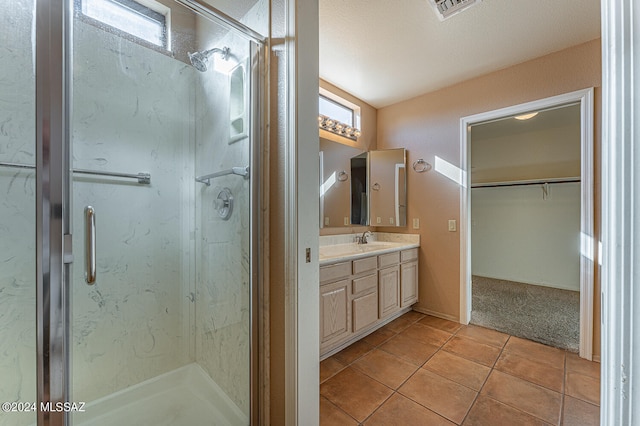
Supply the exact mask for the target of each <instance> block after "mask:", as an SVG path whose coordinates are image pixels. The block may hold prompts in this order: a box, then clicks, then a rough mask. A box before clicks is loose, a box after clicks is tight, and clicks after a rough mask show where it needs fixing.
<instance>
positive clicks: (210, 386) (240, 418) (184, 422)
mask: <svg viewBox="0 0 640 426" xmlns="http://www.w3.org/2000/svg"><path fill="white" fill-rule="evenodd" d="M73 424H74V425H75V426H113V425H118V426H130V425H132V426H133V425H136V426H138V425H141V426H142V425H150V426H151V425H154V426H155V425H172V426H199V425H214V426H218V425H220V426H227V425H229V426H236V425H244V426H246V425H248V424H249V419H248V418H247V416H246V415H245V414H244V413H242V411H241V410H240V409H239V408H238V407H237V405H235V404H234V403H233V401H231V399H230V398H229V397H228V396H227V395H226V394H225V393H224V392H223V391H222V389H221V388H220V387H219V386H218V385H217V384H216V383H215V382H214V381H213V380H212V379H211V378H210V377H209V376H208V375H207V373H205V371H204V370H203V369H202V367H200V366H199V365H198V364H195V363H194V364H189V365H186V366H184V367H181V368H178V369H176V370H173V371H170V372H168V373H165V374H162V375H160V376H157V377H154V378H152V379H150V380H147V381H145V382H142V383H139V384H137V385H135V386H131V387H129V388H127V389H124V390H122V391H119V392H116V393H114V394H111V395H108V396H106V397H104V398H100V399H98V400H96V401H93V402H91V403H88V404H87V405H86V407H85V412H84V413H76V414H75V415H74V416H73Z"/></svg>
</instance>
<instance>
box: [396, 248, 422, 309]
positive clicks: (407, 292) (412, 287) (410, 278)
mask: <svg viewBox="0 0 640 426" xmlns="http://www.w3.org/2000/svg"><path fill="white" fill-rule="evenodd" d="M400 261H401V264H400V307H402V308H404V307H406V306H411V305H413V304H414V303H416V302H417V301H418V249H409V250H403V251H402V252H401V253H400Z"/></svg>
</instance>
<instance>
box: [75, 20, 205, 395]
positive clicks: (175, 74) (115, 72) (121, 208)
mask: <svg viewBox="0 0 640 426" xmlns="http://www.w3.org/2000/svg"><path fill="white" fill-rule="evenodd" d="M74 30H75V33H74V43H75V48H74V52H75V54H74V68H75V69H74V87H73V91H74V107H73V111H74V114H73V135H72V136H73V164H74V167H76V168H82V169H92V170H104V171H116V172H125V173H138V172H149V173H151V185H138V184H137V183H134V182H135V181H130V180H123V179H113V178H102V177H86V176H80V175H76V176H75V178H74V191H73V206H74V207H73V212H72V214H73V217H74V218H73V222H74V230H73V231H74V242H73V244H74V248H75V250H76V252H80V253H83V250H84V249H83V236H84V231H83V210H84V207H85V206H87V205H91V206H93V207H94V208H95V211H96V228H97V236H96V240H97V250H96V251H97V281H96V284H95V285H93V286H89V285H87V284H86V283H85V282H84V270H83V262H82V261H81V256H78V257H77V258H76V259H77V260H78V261H76V262H74V268H73V290H72V293H73V358H72V365H73V392H74V394H73V400H74V401H91V400H94V399H96V398H99V397H102V396H104V395H108V394H110V393H112V392H115V391H117V390H120V389H123V388H125V387H127V386H130V385H132V384H135V383H138V382H141V381H143V380H146V379H149V378H152V377H154V376H156V375H158V374H161V373H164V372H167V371H170V370H173V369H175V368H177V367H180V366H182V365H184V364H186V363H188V362H189V361H190V352H189V348H190V327H189V322H190V315H191V313H190V310H191V309H192V304H193V303H192V302H191V300H192V297H190V294H192V293H193V291H194V290H193V288H192V287H193V284H192V283H193V272H192V270H191V266H190V265H191V262H190V258H191V254H192V251H193V242H192V241H191V240H190V229H192V227H193V208H194V207H193V203H192V201H190V200H192V191H193V187H194V181H193V176H194V170H193V150H194V137H193V129H194V111H195V91H196V82H197V80H196V75H195V73H196V71H195V70H194V69H193V67H191V66H189V65H187V64H185V63H183V62H180V61H177V60H174V59H172V58H170V57H169V56H166V55H163V54H160V53H158V52H156V51H154V50H152V49H148V48H144V47H142V46H139V45H138V44H135V43H132V42H129V41H127V40H124V39H122V38H118V37H116V36H114V35H112V34H110V33H107V32H105V31H102V30H100V29H97V28H95V27H93V26H91V25H87V24H85V23H83V22H77V23H76V27H75V29H74Z"/></svg>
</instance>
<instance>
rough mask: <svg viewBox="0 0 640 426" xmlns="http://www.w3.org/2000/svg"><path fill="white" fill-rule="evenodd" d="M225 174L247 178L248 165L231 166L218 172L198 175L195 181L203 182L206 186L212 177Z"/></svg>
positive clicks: (209, 184) (209, 183)
mask: <svg viewBox="0 0 640 426" xmlns="http://www.w3.org/2000/svg"><path fill="white" fill-rule="evenodd" d="M226 175H239V176H242V177H244V178H245V179H249V166H242V167H232V168H230V169H227V170H222V171H220V172H215V173H211V174H208V175H203V176H198V177H197V178H196V182H200V183H204V184H205V185H207V186H211V179H214V178H217V177H220V176H226Z"/></svg>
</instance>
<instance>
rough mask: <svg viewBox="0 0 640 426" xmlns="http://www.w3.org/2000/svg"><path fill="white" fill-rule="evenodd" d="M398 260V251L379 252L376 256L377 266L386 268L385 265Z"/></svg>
mask: <svg viewBox="0 0 640 426" xmlns="http://www.w3.org/2000/svg"><path fill="white" fill-rule="evenodd" d="M399 262H400V252H398V251H396V252H393V253H387V254H381V255H380V256H378V268H381V269H382V268H386V267H387V266H392V265H397V264H398V263H399Z"/></svg>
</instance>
